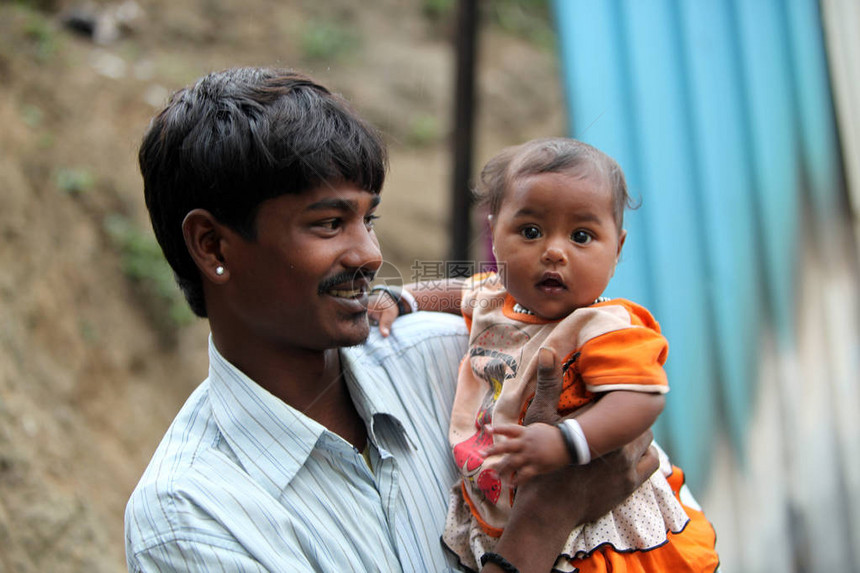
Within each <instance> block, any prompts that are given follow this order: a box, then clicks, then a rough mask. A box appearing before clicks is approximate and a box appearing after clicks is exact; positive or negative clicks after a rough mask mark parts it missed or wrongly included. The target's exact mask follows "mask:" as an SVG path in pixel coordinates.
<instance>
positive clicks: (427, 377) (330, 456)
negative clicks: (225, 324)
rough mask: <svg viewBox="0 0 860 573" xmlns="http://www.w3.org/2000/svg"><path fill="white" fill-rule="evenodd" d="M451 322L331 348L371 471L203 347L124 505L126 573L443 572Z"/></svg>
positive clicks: (456, 338) (450, 474) (449, 467)
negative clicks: (200, 373) (197, 381)
mask: <svg viewBox="0 0 860 573" xmlns="http://www.w3.org/2000/svg"><path fill="white" fill-rule="evenodd" d="M466 336H467V335H466V330H465V327H464V325H463V321H462V319H459V318H457V317H455V316H451V315H442V314H433V313H417V314H415V315H409V316H406V317H404V318H402V319H399V320H398V321H397V323H396V325H395V327H394V328H393V329H392V335H391V336H390V337H389V338H387V339H382V338H381V337H380V336H379V333H378V331H377V330H375V329H374V330H373V332H372V333H371V336H370V338H369V339H368V341H367V342H366V343H365V344H364V345H362V346H357V347H353V348H345V349H342V350H341V359H342V365H343V369H344V372H345V375H346V379H347V383H348V386H349V389H350V392H351V394H352V397H353V401H354V402H355V404H356V407H357V409H358V411H359V414H360V415H361V416H362V418H363V419H364V421H365V424H366V426H367V433H368V441H369V444H370V458H371V462H372V467H373V472H371V471H370V469H369V468H368V466H367V464H366V463H365V461H364V459H363V458H362V455H361V453H360V452H358V451H356V450H355V449H354V448H353V447H352V446H351V445H350V444H349V443H347V442H346V441H345V440H343V439H342V438H341V437H340V436H338V435H336V434H334V433H332V432H330V431H328V430H327V429H326V428H325V427H323V426H321V425H320V424H318V423H316V422H315V421H314V420H312V419H310V418H308V417H306V416H304V415H303V414H302V413H300V412H298V411H297V410H295V409H293V408H291V407H290V406H288V405H287V404H285V403H284V402H282V401H280V400H279V399H277V398H275V397H274V396H273V395H271V394H269V393H268V392H267V391H266V390H264V389H263V388H261V387H260V386H258V385H257V384H255V383H254V382H253V381H252V380H250V379H249V378H248V377H247V376H245V375H244V374H242V373H241V372H240V371H239V370H238V369H236V368H235V367H234V366H232V365H231V364H230V363H229V362H227V361H226V360H225V359H224V358H223V357H222V356H221V355H220V354H219V353H218V350H217V349H216V348H215V347H214V345H213V344H212V341H211V338H210V342H209V361H210V365H209V377H208V378H207V379H206V380H205V381H204V382H203V383H202V384H201V385H200V386H199V387H198V388H197V389H196V390H195V391H194V393H193V394H192V395H191V396H190V397H189V399H188V401H187V402H186V403H185V405H184V406H183V407H182V409H181V411H180V412H179V414H177V416H176V419H175V420H174V421H173V423H172V424H171V426H170V428H169V429H168V431H167V433H166V435H165V436H164V438H163V440H162V441H161V444H160V445H159V446H158V449H157V450H156V452H155V454H154V455H153V457H152V460H151V462H150V464H149V466H148V467H147V469H146V471H145V472H144V474H143V477H142V478H141V480H140V483H139V484H138V486H137V488H136V489H135V490H134V493H133V494H132V496H131V499H130V500H129V502H128V506H127V508H126V514H125V533H126V558H127V561H128V568H129V571H133V572H137V571H231V572H242V571H278V572H282V571H283V572H287V571H338V572H342V571H383V572H388V571H420V572H426V571H446V570H454V569H455V568H456V566H455V563H456V562H455V561H454V560H452V558H451V557H450V555H449V554H448V552H447V551H445V550H444V549H443V548H442V544H441V542H440V534H441V532H442V529H443V527H444V524H445V516H446V510H447V501H448V490H449V488H450V486H451V485H452V484H453V483H455V482H456V480H457V471H456V468H455V467H454V464H453V462H452V461H451V456H450V452H449V448H448V440H447V434H448V423H449V421H450V409H451V403H452V401H453V397H454V386H455V381H456V377H457V368H458V365H459V362H460V359H461V358H462V356H463V353H464V351H465V346H466Z"/></svg>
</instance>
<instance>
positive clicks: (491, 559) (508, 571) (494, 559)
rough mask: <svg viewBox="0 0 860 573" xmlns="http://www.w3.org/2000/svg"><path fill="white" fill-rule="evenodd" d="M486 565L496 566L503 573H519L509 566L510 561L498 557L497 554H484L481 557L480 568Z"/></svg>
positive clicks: (511, 565)
mask: <svg viewBox="0 0 860 573" xmlns="http://www.w3.org/2000/svg"><path fill="white" fill-rule="evenodd" d="M487 563H492V564H493V565H498V566H499V569H501V570H502V571H504V572H505V573H520V570H519V569H517V568H516V567H514V566H513V564H511V562H510V561H508V560H507V559H505V558H504V557H502V556H501V555H499V554H498V553H484V554H483V555H481V567H483V566H484V565H486V564H487Z"/></svg>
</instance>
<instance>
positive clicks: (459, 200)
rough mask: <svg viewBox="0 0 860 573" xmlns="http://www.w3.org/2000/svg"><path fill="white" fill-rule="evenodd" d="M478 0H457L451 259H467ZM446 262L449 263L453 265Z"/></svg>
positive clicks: (469, 229) (470, 204)
mask: <svg viewBox="0 0 860 573" xmlns="http://www.w3.org/2000/svg"><path fill="white" fill-rule="evenodd" d="M477 36H478V0H459V2H458V5H457V26H456V31H455V39H454V43H455V48H456V52H457V55H456V59H457V60H456V61H457V63H456V65H457V70H456V85H455V88H454V89H455V92H454V129H453V145H452V150H453V158H452V159H453V170H452V171H453V177H452V181H451V195H452V196H451V239H452V240H451V253H450V255H451V259H450V261H451V262H452V263H454V262H456V261H467V260H469V242H470V240H471V207H472V194H471V192H470V189H469V180H470V178H471V175H472V147H473V137H474V124H475V60H476V53H477ZM453 266H454V265H450V264H449V267H453Z"/></svg>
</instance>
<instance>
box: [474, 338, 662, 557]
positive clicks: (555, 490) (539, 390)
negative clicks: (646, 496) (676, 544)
mask: <svg viewBox="0 0 860 573" xmlns="http://www.w3.org/2000/svg"><path fill="white" fill-rule="evenodd" d="M561 388H562V375H561V367H560V365H559V364H558V361H557V360H556V356H555V353H554V352H553V351H552V350H550V349H545V348H542V349H541V350H540V351H539V355H538V378H537V386H536V388H535V397H534V400H532V403H531V405H530V406H529V409H528V411H527V412H526V418H525V420H526V424H528V425H530V424H534V423H537V422H543V423H545V424H549V425H555V424H556V423H558V422H559V421H560V420H561V417H560V416H559V415H558V413H557V407H558V398H559V395H560V394H561ZM651 440H652V435H651V431H650V430H649V431H647V432H645V433H644V434H642V435H641V436H639V437H638V438H636V439H635V440H633V441H632V442H631V443H629V444H627V445H626V446H624V447H623V448H621V449H619V450H617V451H615V452H611V453H609V454H606V455H604V456H601V457H600V458H598V459H596V460H594V461H592V462H591V463H589V464H587V465H584V466H567V467H566V468H564V469H562V470H559V471H555V472H550V473H547V474H541V475H538V476H536V477H534V478H532V479H531V480H529V481H528V483H525V484H523V485H521V486H520V487H518V488H517V495H516V498H515V500H514V507H513V511H512V513H511V519H510V521H509V522H508V525H507V527H506V528H505V531H504V533H503V534H502V537H501V538H500V539H499V543H498V545H497V546H496V552H497V553H499V554H500V555H502V556H504V557H505V558H506V559H507V560H508V561H510V562H511V563H513V564H514V565H515V566H516V567H517V568H519V570H520V571H521V572H523V573H526V572H531V571H540V572H546V571H549V570H550V568H551V567H552V564H553V563H554V562H555V559H556V557H557V556H558V553H559V551H560V550H561V547H562V545H563V544H564V541H565V540H566V539H567V537H568V535H569V534H570V532H571V531H572V530H573V529H574V528H575V527H577V526H579V525H582V524H583V523H587V522H589V521H594V520H595V519H597V518H598V517H600V516H602V515H604V514H606V513H607V512H609V511H610V510H611V509H612V508H613V507H615V506H616V505H618V504H619V503H621V502H622V501H624V500H625V499H626V498H627V497H628V496H629V495H630V494H631V493H633V491H634V490H635V489H636V488H637V487H639V486H640V485H642V483H644V482H645V480H647V479H648V477H649V476H650V475H651V474H652V473H654V472H655V471H656V470H657V467H658V466H659V462H658V459H657V453H656V452H655V451H654V449H653V448H651V447H650V444H651ZM493 567H495V566H493V565H488V566H487V567H485V568H484V569H485V571H497V570H498V568H496V569H493Z"/></svg>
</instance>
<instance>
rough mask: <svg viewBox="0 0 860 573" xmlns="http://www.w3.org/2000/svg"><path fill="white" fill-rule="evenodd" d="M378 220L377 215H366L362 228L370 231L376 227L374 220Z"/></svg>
mask: <svg viewBox="0 0 860 573" xmlns="http://www.w3.org/2000/svg"><path fill="white" fill-rule="evenodd" d="M377 219H379V215H368V216H367V217H365V218H364V226H365V227H367V228H368V230H369V229H372V228H374V227H375V226H376V220H377Z"/></svg>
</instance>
